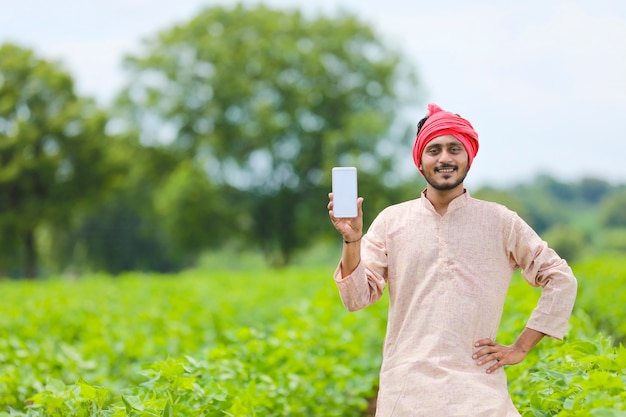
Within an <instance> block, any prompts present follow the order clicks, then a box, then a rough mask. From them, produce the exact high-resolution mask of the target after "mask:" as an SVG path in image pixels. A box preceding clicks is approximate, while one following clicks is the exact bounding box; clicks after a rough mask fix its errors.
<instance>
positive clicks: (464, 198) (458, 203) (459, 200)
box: [420, 189, 471, 213]
mask: <svg viewBox="0 0 626 417" xmlns="http://www.w3.org/2000/svg"><path fill="white" fill-rule="evenodd" d="M464 191H465V192H464V193H463V194H461V195H460V196H458V197H456V198H455V199H454V200H452V201H451V202H450V204H448V211H447V212H446V213H450V212H452V211H455V210H457V209H460V208H461V207H463V206H465V205H466V204H467V203H469V201H470V198H471V196H470V193H469V191H467V189H464ZM420 200H422V204H423V205H424V207H425V208H427V209H428V210H430V211H433V212H435V213H437V210H435V206H433V204H432V203H431V202H430V200H428V198H426V189H424V191H422V195H421V198H420Z"/></svg>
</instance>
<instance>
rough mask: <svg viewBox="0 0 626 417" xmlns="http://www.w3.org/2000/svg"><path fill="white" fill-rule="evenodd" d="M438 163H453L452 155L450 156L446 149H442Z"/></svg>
mask: <svg viewBox="0 0 626 417" xmlns="http://www.w3.org/2000/svg"><path fill="white" fill-rule="evenodd" d="M439 162H443V163H449V162H453V159H452V154H450V152H448V151H447V150H446V149H443V150H442V151H441V153H440V154H439Z"/></svg>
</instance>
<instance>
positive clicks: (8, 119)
mask: <svg viewBox="0 0 626 417" xmlns="http://www.w3.org/2000/svg"><path fill="white" fill-rule="evenodd" d="M105 123H106V118H105V117H104V115H103V114H102V112H100V111H99V110H98V109H97V108H96V107H95V105H94V104H93V102H91V101H89V100H86V99H82V98H80V97H77V96H76V94H75V93H74V88H73V81H72V78H71V76H70V75H69V74H68V73H67V72H65V71H64V69H63V68H62V67H61V65H60V64H58V63H53V62H48V61H45V60H43V59H40V58H38V57H37V56H36V55H35V53H34V52H33V51H32V50H29V49H24V48H21V47H18V46H16V45H12V44H6V45H3V46H1V47H0V228H1V230H2V241H1V242H0V245H2V246H3V247H2V248H1V249H2V251H5V250H6V251H7V253H9V254H11V255H13V256H17V257H18V258H20V259H22V263H23V265H24V268H23V273H24V274H25V275H27V276H31V277H32V276H34V275H35V273H36V266H37V250H36V230H37V228H38V227H39V226H40V225H41V224H42V223H44V222H50V223H55V224H57V225H59V224H62V223H63V222H66V221H67V220H68V219H69V217H70V213H71V212H72V211H73V210H75V209H76V208H77V207H78V206H80V205H82V204H86V203H89V202H93V201H94V199H95V197H96V196H98V195H99V194H100V193H101V192H102V191H103V190H104V189H105V188H106V187H105V183H106V181H107V179H108V178H110V177H109V174H110V172H111V171H110V169H111V166H110V165H107V163H106V161H107V157H106V141H105V135H104V126H105ZM16 247H18V248H21V249H16ZM14 261H15V258H13V259H5V265H4V267H5V269H6V268H8V267H9V266H7V265H6V263H7V262H9V263H12V262H14ZM10 267H15V265H10Z"/></svg>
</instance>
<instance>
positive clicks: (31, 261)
mask: <svg viewBox="0 0 626 417" xmlns="http://www.w3.org/2000/svg"><path fill="white" fill-rule="evenodd" d="M24 275H25V277H26V278H28V279H35V278H36V277H37V248H36V247H35V231H34V230H32V229H31V230H27V231H26V233H24Z"/></svg>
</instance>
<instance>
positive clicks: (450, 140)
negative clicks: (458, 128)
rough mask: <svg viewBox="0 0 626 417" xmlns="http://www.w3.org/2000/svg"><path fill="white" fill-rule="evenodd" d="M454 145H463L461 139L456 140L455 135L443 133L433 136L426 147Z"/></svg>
mask: <svg viewBox="0 0 626 417" xmlns="http://www.w3.org/2000/svg"><path fill="white" fill-rule="evenodd" d="M454 145H461V146H463V144H462V143H461V141H460V140H458V139H457V138H456V137H454V136H452V135H443V136H437V137H436V138H433V139H432V140H431V141H430V142H428V143H427V144H426V148H431V147H433V146H454Z"/></svg>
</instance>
